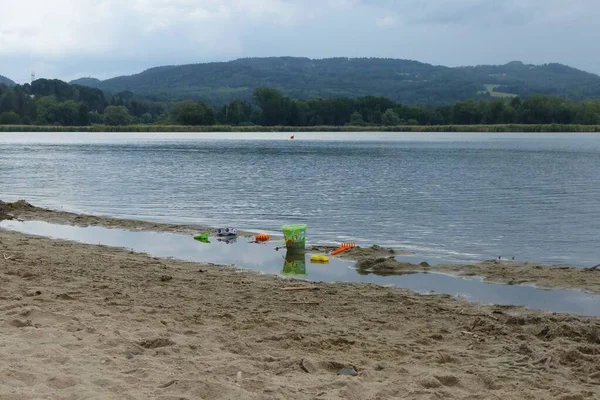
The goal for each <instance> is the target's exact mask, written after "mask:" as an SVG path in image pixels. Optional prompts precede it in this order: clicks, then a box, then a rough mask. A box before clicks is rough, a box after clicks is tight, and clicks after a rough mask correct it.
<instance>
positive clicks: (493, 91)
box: [480, 83, 517, 98]
mask: <svg viewBox="0 0 600 400" xmlns="http://www.w3.org/2000/svg"><path fill="white" fill-rule="evenodd" d="M483 86H485V91H484V92H480V93H488V94H489V95H490V96H492V97H503V98H508V97H511V98H512V97H517V95H516V94H514V93H502V92H497V91H496V88H497V87H500V85H493V84H489V83H488V84H485V85H483Z"/></svg>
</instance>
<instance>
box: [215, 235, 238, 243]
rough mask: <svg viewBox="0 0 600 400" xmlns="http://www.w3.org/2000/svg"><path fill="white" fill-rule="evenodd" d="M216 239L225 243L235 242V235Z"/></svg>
mask: <svg viewBox="0 0 600 400" xmlns="http://www.w3.org/2000/svg"><path fill="white" fill-rule="evenodd" d="M217 240H218V241H219V242H225V243H227V244H232V243H235V242H237V236H235V237H228V238H222V237H220V238H218V239H217Z"/></svg>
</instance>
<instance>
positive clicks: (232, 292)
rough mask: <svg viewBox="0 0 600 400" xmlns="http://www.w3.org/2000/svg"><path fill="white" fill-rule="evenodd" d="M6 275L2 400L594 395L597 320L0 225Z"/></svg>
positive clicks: (1, 304)
mask: <svg viewBox="0 0 600 400" xmlns="http://www.w3.org/2000/svg"><path fill="white" fill-rule="evenodd" d="M0 284H1V287H2V291H1V292H0V360H2V363H1V364H0V399H3V400H13V399H92V398H93V399H350V400H352V399H357V400H358V399H361V400H363V399H396V398H397V399H503V400H508V399H562V400H579V399H600V318H585V317H577V316H571V315H552V314H548V313H543V312H536V311H530V310H524V309H522V308H517V307H500V306H479V305H476V304H471V303H466V302H463V301H460V300H455V299H451V298H449V297H447V296H418V295H416V294H412V293H411V292H408V291H404V290H400V289H394V288H389V287H380V286H374V285H362V284H314V285H313V284H311V285H310V286H309V287H308V288H309V289H315V290H284V289H287V288H289V287H293V288H296V289H297V288H305V287H307V283H305V282H301V281H294V280H284V279H280V278H276V277H272V276H265V275H259V274H253V273H249V272H240V271H237V270H235V269H232V268H226V267H216V266H207V265H200V264H195V263H185V262H179V261H174V260H166V259H157V258H151V257H148V256H146V255H143V254H135V253H132V252H129V251H127V250H124V249H115V248H108V247H104V246H91V245H83V244H77V243H73V242H66V241H60V240H51V239H46V238H40V237H30V236H26V235H23V234H20V233H14V232H6V231H2V230H0ZM343 369H346V370H345V371H346V372H348V371H349V372H353V371H356V372H357V375H356V376H341V375H338V374H339V373H340V371H341V370H343Z"/></svg>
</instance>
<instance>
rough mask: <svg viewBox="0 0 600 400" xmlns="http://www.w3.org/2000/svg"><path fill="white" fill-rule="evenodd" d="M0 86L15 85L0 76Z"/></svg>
mask: <svg viewBox="0 0 600 400" xmlns="http://www.w3.org/2000/svg"><path fill="white" fill-rule="evenodd" d="M0 84H3V85H6V86H15V83H14V82H13V81H11V80H10V79H8V78H7V77H5V76H2V75H0Z"/></svg>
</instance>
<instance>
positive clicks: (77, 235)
mask: <svg viewBox="0 0 600 400" xmlns="http://www.w3.org/2000/svg"><path fill="white" fill-rule="evenodd" d="M0 228H2V229H9V230H15V231H19V232H23V233H27V234H34V235H42V236H48V237H52V238H57V239H67V240H75V241H78V242H82V243H88V244H103V245H107V246H117V247H126V248H129V249H132V250H134V251H138V252H144V253H148V254H150V255H152V256H157V257H172V258H177V259H181V260H187V261H197V262H212V263H215V264H219V265H228V264H232V265H235V266H237V267H240V268H244V269H250V270H254V271H260V272H263V273H267V274H273V275H283V276H290V277H294V278H296V279H306V280H309V281H325V282H361V283H375V284H386V285H395V286H399V287H402V288H407V289H411V290H413V291H416V292H419V293H422V294H430V293H441V294H448V295H451V296H455V297H460V298H463V299H465V300H467V301H471V302H477V303H482V304H504V305H521V306H525V307H528V308H534V309H539V310H545V311H550V312H566V313H574V314H581V315H588V316H600V296H599V295H595V294H589V293H583V292H581V291H577V290H541V289H537V288H535V287H532V286H519V285H515V286H509V285H502V284H490V283H484V282H481V281H480V280H477V279H461V278H456V277H453V276H449V275H443V274H435V273H431V274H425V273H418V274H407V275H402V276H377V275H372V274H369V275H360V274H358V273H357V272H356V270H355V266H354V263H352V262H350V261H345V260H340V259H338V258H335V257H331V258H330V262H329V264H312V263H311V262H310V255H309V254H303V253H300V254H290V253H288V252H286V251H283V250H282V251H275V246H277V245H279V246H281V245H282V244H283V243H282V242H280V241H273V242H271V243H268V244H264V245H258V244H250V243H248V239H245V240H244V239H241V238H240V239H238V240H237V241H236V242H235V243H230V244H227V243H224V242H220V241H218V240H217V238H214V237H213V238H211V239H210V241H211V242H210V243H209V244H205V243H199V242H196V241H195V240H193V238H192V237H191V236H184V235H176V234H171V233H158V232H132V231H126V230H120V229H107V228H103V227H89V228H82V227H77V226H68V225H56V224H49V223H46V222H41V221H29V222H17V221H2V222H0Z"/></svg>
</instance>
